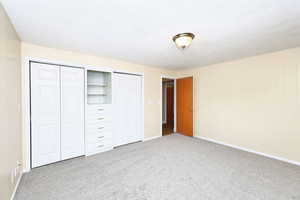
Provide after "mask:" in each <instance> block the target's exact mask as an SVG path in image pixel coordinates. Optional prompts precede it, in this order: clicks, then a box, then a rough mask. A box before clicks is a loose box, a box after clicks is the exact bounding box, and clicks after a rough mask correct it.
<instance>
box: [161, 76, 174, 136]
mask: <svg viewBox="0 0 300 200" xmlns="http://www.w3.org/2000/svg"><path fill="white" fill-rule="evenodd" d="M174 99H175V80H174V79H170V78H162V135H163V136H164V135H169V134H172V133H174V121H175V120H174V113H175V109H174V107H175V103H174Z"/></svg>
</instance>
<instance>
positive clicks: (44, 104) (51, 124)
mask: <svg viewBox="0 0 300 200" xmlns="http://www.w3.org/2000/svg"><path fill="white" fill-rule="evenodd" d="M30 80H31V83H30V93H31V98H30V101H31V165H32V167H38V166H42V165H46V164H49V163H53V162H57V161H60V160H64V159H69V158H73V157H77V156H81V155H84V70H83V69H81V68H73V67H65V66H58V65H52V64H44V63H36V62H31V63H30Z"/></svg>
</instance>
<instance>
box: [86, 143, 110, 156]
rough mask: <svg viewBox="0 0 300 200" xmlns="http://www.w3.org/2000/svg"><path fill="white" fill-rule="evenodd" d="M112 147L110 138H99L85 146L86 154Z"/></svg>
mask: <svg viewBox="0 0 300 200" xmlns="http://www.w3.org/2000/svg"><path fill="white" fill-rule="evenodd" d="M109 149H112V141H111V140H101V141H99V142H96V143H89V144H87V146H86V151H87V152H86V153H87V155H91V154H95V153H99V152H103V151H107V150H109Z"/></svg>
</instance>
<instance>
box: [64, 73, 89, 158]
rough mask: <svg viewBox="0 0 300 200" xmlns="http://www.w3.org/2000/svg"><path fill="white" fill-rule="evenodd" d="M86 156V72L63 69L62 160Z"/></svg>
mask: <svg viewBox="0 0 300 200" xmlns="http://www.w3.org/2000/svg"><path fill="white" fill-rule="evenodd" d="M81 155H84V70H83V69H80V68H71V67H61V158H62V160H64V159H69V158H73V157H78V156H81Z"/></svg>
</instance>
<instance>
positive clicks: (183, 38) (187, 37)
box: [173, 33, 195, 50]
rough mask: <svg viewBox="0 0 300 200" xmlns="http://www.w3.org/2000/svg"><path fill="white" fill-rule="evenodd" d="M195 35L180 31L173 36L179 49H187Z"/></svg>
mask: <svg viewBox="0 0 300 200" xmlns="http://www.w3.org/2000/svg"><path fill="white" fill-rule="evenodd" d="M194 37H195V35H194V34H193V33H179V34H177V35H175V36H174V37H173V41H174V42H175V44H176V46H177V47H178V48H179V49H182V50H184V49H186V48H187V47H188V46H190V45H191V43H192V41H193V39H194Z"/></svg>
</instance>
